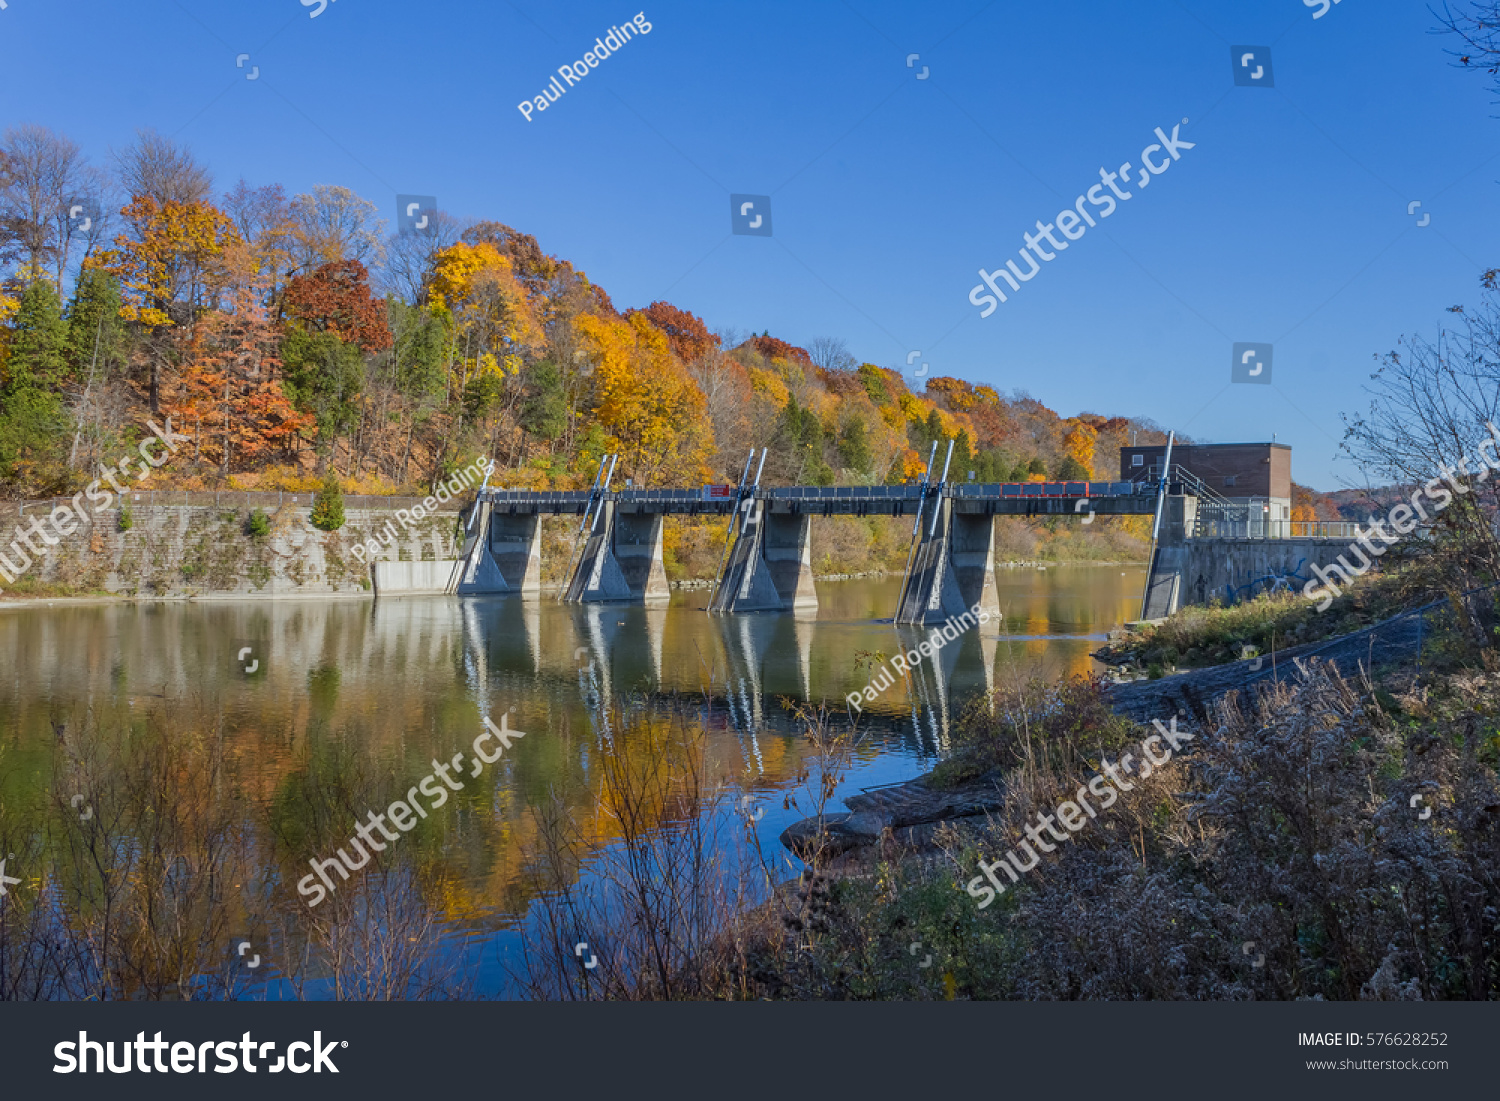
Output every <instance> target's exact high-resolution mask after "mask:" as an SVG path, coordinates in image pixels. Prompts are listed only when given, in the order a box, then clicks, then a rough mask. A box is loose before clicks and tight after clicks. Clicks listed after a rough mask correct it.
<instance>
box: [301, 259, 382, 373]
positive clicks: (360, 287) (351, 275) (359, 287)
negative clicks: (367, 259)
mask: <svg viewBox="0 0 1500 1101" xmlns="http://www.w3.org/2000/svg"><path fill="white" fill-rule="evenodd" d="M282 308H283V309H284V310H285V311H286V316H287V320H288V321H289V322H290V323H291V324H292V325H293V326H295V327H297V328H300V329H303V330H305V331H307V332H310V333H329V334H331V335H332V336H335V337H337V338H338V339H339V340H341V341H343V342H344V343H345V344H353V345H356V346H358V347H359V349H360V350H361V351H363V352H366V353H368V354H370V355H373V354H375V353H376V352H383V351H385V350H386V349H387V348H389V347H390V346H391V330H390V326H389V325H388V324H387V319H386V308H385V303H383V302H380V301H378V300H377V299H376V298H375V296H374V295H373V294H371V293H370V273H369V271H368V270H366V268H365V266H364V265H363V264H361V263H360V262H359V261H358V260H338V261H335V262H333V263H329V264H323V265H321V266H320V267H318V268H316V269H315V270H314V271H312V272H311V273H310V274H307V275H299V276H297V277H296V278H294V279H293V280H292V281H291V282H290V283H288V284H287V287H286V295H285V297H284V299H283V302H282Z"/></svg>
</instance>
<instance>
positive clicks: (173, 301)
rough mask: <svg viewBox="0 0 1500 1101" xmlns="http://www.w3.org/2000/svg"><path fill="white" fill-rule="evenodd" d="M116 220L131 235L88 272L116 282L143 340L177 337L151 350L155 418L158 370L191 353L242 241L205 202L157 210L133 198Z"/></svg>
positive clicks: (94, 262) (153, 202) (94, 259)
mask: <svg viewBox="0 0 1500 1101" xmlns="http://www.w3.org/2000/svg"><path fill="white" fill-rule="evenodd" d="M120 213H121V214H122V215H123V216H124V218H125V221H126V224H127V225H128V227H129V229H128V230H127V232H125V233H122V234H120V235H119V236H118V237H116V238H115V247H114V248H113V249H110V250H108V251H106V252H102V253H100V254H98V255H97V256H95V257H92V258H91V259H90V260H89V261H86V263H85V267H99V268H102V269H104V270H106V271H109V272H111V273H112V274H114V275H115V276H116V277H117V278H118V279H119V280H120V285H121V290H122V299H123V301H122V305H121V308H120V312H121V316H123V317H125V318H127V319H128V320H130V321H133V322H135V323H136V324H137V325H139V326H140V327H141V329H143V330H144V331H145V332H146V334H148V336H152V335H156V334H162V333H165V331H166V330H168V329H175V330H176V332H177V334H178V339H177V340H176V341H175V342H172V341H170V340H158V341H156V342H154V344H153V347H152V348H151V349H150V354H149V357H148V358H149V364H150V401H151V411H152V412H153V413H157V412H159V411H160V409H161V400H160V394H161V368H162V365H163V363H164V362H165V361H167V360H168V359H169V358H171V357H173V356H174V354H175V357H176V358H181V357H183V356H191V355H192V354H193V353H194V350H195V349H194V345H195V343H196V337H197V324H198V321H199V319H200V318H201V317H202V316H203V314H204V312H205V311H206V310H208V309H211V308H212V307H213V306H214V305H216V304H217V302H218V297H219V293H220V291H221V290H222V289H223V287H224V286H225V284H226V283H227V282H228V279H229V273H228V269H227V268H226V266H225V264H224V252H225V249H226V248H228V247H229V246H231V245H234V244H237V243H238V242H239V234H238V233H237V232H236V231H235V229H234V226H233V225H231V224H230V221H229V219H228V218H227V217H226V216H225V215H224V213H223V212H222V211H220V210H219V209H218V208H217V207H214V206H210V205H209V204H207V203H199V202H193V203H179V202H176V201H168V202H167V203H165V204H161V203H158V202H157V201H156V200H155V199H153V198H150V197H149V196H138V197H137V198H136V199H134V200H133V201H132V202H131V204H130V205H129V206H127V207H126V208H125V209H124V210H122V211H121V212H120ZM167 335H168V336H170V334H167Z"/></svg>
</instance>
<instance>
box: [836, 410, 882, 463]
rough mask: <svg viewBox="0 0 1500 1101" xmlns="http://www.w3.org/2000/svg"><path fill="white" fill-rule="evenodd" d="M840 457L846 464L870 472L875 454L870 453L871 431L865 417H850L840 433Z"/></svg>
mask: <svg viewBox="0 0 1500 1101" xmlns="http://www.w3.org/2000/svg"><path fill="white" fill-rule="evenodd" d="M839 458H840V459H841V460H843V463H844V466H846V467H847V468H848V469H850V470H855V471H858V472H859V473H861V474H868V473H869V471H870V467H871V466H873V465H874V462H875V456H874V455H873V454H871V453H870V432H869V429H867V428H866V427H865V420H864V418H863V417H850V418H849V423H847V424H846V425H844V431H843V432H842V433H841V434H840V435H839Z"/></svg>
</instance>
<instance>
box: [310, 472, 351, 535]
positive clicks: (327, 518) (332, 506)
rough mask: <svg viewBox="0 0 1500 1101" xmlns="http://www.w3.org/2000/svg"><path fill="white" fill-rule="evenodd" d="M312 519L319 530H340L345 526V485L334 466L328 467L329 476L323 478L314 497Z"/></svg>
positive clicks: (313, 524)
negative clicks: (340, 481) (320, 486)
mask: <svg viewBox="0 0 1500 1101" xmlns="http://www.w3.org/2000/svg"><path fill="white" fill-rule="evenodd" d="M311 519H312V526H313V527H315V528H317V529H318V530H319V531H338V530H339V528H341V527H343V526H344V487H343V486H342V485H341V484H340V483H339V477H338V475H337V474H335V473H334V472H333V468H332V467H329V468H328V476H327V477H325V478H324V479H323V485H322V488H320V489H319V490H318V495H317V497H315V498H313V507H312V517H311Z"/></svg>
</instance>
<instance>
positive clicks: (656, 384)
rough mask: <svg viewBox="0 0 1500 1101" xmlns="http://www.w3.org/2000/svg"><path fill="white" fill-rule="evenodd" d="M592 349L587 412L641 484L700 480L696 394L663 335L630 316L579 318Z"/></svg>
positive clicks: (707, 451)
mask: <svg viewBox="0 0 1500 1101" xmlns="http://www.w3.org/2000/svg"><path fill="white" fill-rule="evenodd" d="M577 324H578V329H579V333H580V335H581V336H582V338H583V340H584V342H585V344H586V346H587V348H588V350H589V351H590V352H591V354H592V359H593V365H594V376H593V377H594V415H595V417H596V418H597V420H598V421H599V424H600V425H601V426H602V427H603V428H604V430H605V431H606V432H607V433H608V434H609V437H610V444H611V446H613V447H614V448H615V449H616V450H618V451H620V452H622V453H623V454H624V456H625V463H626V468H627V470H628V471H629V472H630V473H631V475H632V476H634V477H635V478H636V479H637V481H639V482H641V483H642V484H648V485H649V484H661V482H662V481H664V480H665V479H667V478H673V479H683V480H691V481H699V480H701V479H702V478H704V477H705V476H706V475H707V473H708V469H707V465H706V464H707V459H708V457H709V456H710V455H711V454H712V449H713V437H712V433H711V430H710V429H709V426H708V423H707V417H706V416H705V409H704V401H703V394H702V393H701V392H700V391H699V389H698V388H697V387H696V386H695V385H693V380H692V378H691V376H689V375H688V373H687V371H686V370H685V369H684V368H683V366H682V364H681V363H680V362H678V360H677V358H676V357H675V356H673V355H672V351H671V347H670V345H669V344H668V342H667V338H666V334H664V333H662V332H661V331H660V330H658V329H656V328H654V327H653V326H652V325H651V323H650V322H648V321H647V320H646V319H645V318H644V317H643V316H641V315H640V314H637V315H636V316H634V317H632V318H630V319H629V320H628V321H625V320H615V319H613V318H599V317H594V316H592V315H588V314H585V315H582V316H580V317H579V318H578V320H577Z"/></svg>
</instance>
